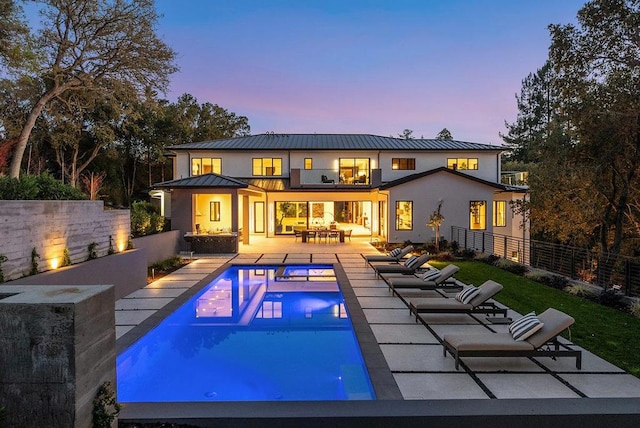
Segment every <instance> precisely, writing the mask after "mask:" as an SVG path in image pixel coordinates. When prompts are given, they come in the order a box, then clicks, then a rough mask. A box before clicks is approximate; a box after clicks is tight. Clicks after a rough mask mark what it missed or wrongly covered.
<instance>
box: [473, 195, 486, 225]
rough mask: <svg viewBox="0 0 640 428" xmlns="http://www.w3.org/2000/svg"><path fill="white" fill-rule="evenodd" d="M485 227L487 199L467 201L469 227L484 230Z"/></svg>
mask: <svg viewBox="0 0 640 428" xmlns="http://www.w3.org/2000/svg"><path fill="white" fill-rule="evenodd" d="M486 228H487V201H471V202H470V203H469V229H471V230H484V229H486Z"/></svg>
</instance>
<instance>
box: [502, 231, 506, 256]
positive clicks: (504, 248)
mask: <svg viewBox="0 0 640 428" xmlns="http://www.w3.org/2000/svg"><path fill="white" fill-rule="evenodd" d="M502 248H503V251H502V252H503V253H504V254H503V255H502V258H504V259H506V258H507V237H506V236H505V237H504V246H503V247H502Z"/></svg>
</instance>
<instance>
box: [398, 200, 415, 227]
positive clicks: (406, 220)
mask: <svg viewBox="0 0 640 428" xmlns="http://www.w3.org/2000/svg"><path fill="white" fill-rule="evenodd" d="M412 229H413V201H396V230H412Z"/></svg>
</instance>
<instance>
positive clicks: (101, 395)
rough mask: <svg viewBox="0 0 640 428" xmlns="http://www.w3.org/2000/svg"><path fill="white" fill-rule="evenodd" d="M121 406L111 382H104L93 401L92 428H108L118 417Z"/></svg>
mask: <svg viewBox="0 0 640 428" xmlns="http://www.w3.org/2000/svg"><path fill="white" fill-rule="evenodd" d="M121 408H122V406H121V405H120V404H119V403H118V402H117V400H116V395H115V392H114V391H113V387H112V386H111V382H105V383H103V384H102V385H100V387H99V388H98V393H97V394H96V397H95V398H94V399H93V412H92V415H93V426H94V427H96V428H103V427H104V428H109V427H111V425H112V423H113V421H114V420H115V419H116V418H117V417H118V414H119V413H120V410H121Z"/></svg>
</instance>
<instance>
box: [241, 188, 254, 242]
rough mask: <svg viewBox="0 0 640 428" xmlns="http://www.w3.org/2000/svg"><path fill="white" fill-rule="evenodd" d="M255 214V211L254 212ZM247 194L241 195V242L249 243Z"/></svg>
mask: <svg viewBox="0 0 640 428" xmlns="http://www.w3.org/2000/svg"><path fill="white" fill-rule="evenodd" d="M254 215H255V213H254ZM249 235H251V234H250V233H249V195H242V243H243V244H244V245H249Z"/></svg>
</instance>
